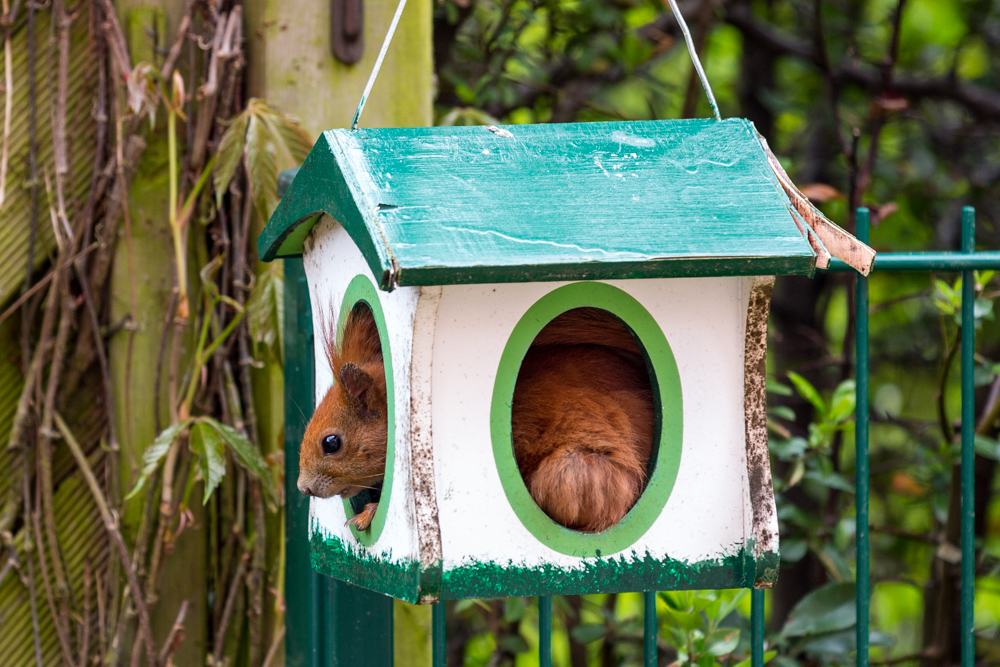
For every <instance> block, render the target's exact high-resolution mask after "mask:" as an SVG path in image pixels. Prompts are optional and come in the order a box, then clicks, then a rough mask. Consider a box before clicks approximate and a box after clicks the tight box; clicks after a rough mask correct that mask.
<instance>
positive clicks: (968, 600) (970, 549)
mask: <svg viewBox="0 0 1000 667" xmlns="http://www.w3.org/2000/svg"><path fill="white" fill-rule="evenodd" d="M975 251H976V211H975V209H973V208H972V207H971V206H966V207H965V208H963V209H962V252H963V253H968V254H972V253H974V252H975ZM975 287H976V285H975V276H974V275H973V272H972V270H971V269H967V270H965V271H962V642H961V646H962V667H972V666H973V664H974V662H975V657H976V655H975V650H976V643H975V635H974V634H973V632H974V627H973V624H974V620H975V619H974V612H975V609H974V604H975V602H974V597H973V596H974V593H975V583H976V571H975V560H976V551H975V544H974V540H975V532H974V528H975V526H974V522H975V484H976V478H975V463H976V461H975V456H976V451H975V437H976V413H975V410H976V395H975V390H976V388H975V384H974V381H973V380H974V379H973V373H974V371H975V360H974V358H973V355H974V354H975V351H976V322H975V303H976V291H975Z"/></svg>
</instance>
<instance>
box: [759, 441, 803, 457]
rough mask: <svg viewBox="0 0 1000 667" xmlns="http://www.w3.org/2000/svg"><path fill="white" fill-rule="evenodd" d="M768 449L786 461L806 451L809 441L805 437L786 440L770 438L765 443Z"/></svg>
mask: <svg viewBox="0 0 1000 667" xmlns="http://www.w3.org/2000/svg"><path fill="white" fill-rule="evenodd" d="M767 446H768V449H770V450H771V453H773V454H774V455H775V456H777V457H778V458H780V459H781V460H782V461H787V460H789V459H793V458H796V457H799V456H802V455H803V454H805V453H806V450H807V449H809V443H808V442H806V439H805V438H799V437H795V438H789V439H788V440H771V441H769V442H768V443H767Z"/></svg>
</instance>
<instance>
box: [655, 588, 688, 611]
mask: <svg viewBox="0 0 1000 667" xmlns="http://www.w3.org/2000/svg"><path fill="white" fill-rule="evenodd" d="M675 595H677V593H666V592H664V593H660V594H659V597H660V599H661V600H663V601H664V602H665V603H666V605H667V606H668V607H669V608H670V609H672V610H674V611H684V609H685V607H683V606H682V605H681V603H680V602H679V601H678V600H677V599H676V597H675Z"/></svg>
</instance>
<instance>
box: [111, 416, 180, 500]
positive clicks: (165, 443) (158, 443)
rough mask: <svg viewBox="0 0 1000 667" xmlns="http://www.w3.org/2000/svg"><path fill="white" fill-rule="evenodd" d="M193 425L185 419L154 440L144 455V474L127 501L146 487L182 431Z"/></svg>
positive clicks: (172, 425)
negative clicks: (147, 481)
mask: <svg viewBox="0 0 1000 667" xmlns="http://www.w3.org/2000/svg"><path fill="white" fill-rule="evenodd" d="M190 423H191V420H190V419H185V420H184V421H180V422H177V423H176V424H171V425H170V426H168V427H167V428H165V429H163V431H161V432H160V435H158V436H156V439H155V440H153V444H151V445H150V446H149V447H147V448H146V451H145V452H143V454H142V463H143V465H142V472H141V473H140V474H139V479H137V480H136V482H135V486H134V487H132V490H131V491H129V493H128V495H127V496H125V500H128V499H130V498H132V497H134V496H135V495H136V494H137V493H139V491H141V490H142V487H143V486H145V485H146V480H148V479H149V477H150V475H152V474H153V473H154V472H156V469H157V468H158V467H160V463H162V462H163V459H164V458H166V456H167V452H169V451H170V446H171V445H172V444H174V441H175V440H177V436H179V435H180V433H181V431H183V430H184V429H185V428H187V426H188V424H190Z"/></svg>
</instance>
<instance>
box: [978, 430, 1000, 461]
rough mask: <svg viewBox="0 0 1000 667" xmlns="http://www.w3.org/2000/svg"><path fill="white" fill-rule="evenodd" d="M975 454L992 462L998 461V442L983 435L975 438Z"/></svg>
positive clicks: (999, 445) (999, 442) (999, 443)
mask: <svg viewBox="0 0 1000 667" xmlns="http://www.w3.org/2000/svg"><path fill="white" fill-rule="evenodd" d="M975 443H976V454H979V455H980V456H984V457H986V458H988V459H992V460H993V461H1000V441H997V440H994V439H993V438H988V437H986V436H985V435H977V436H976V440H975Z"/></svg>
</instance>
